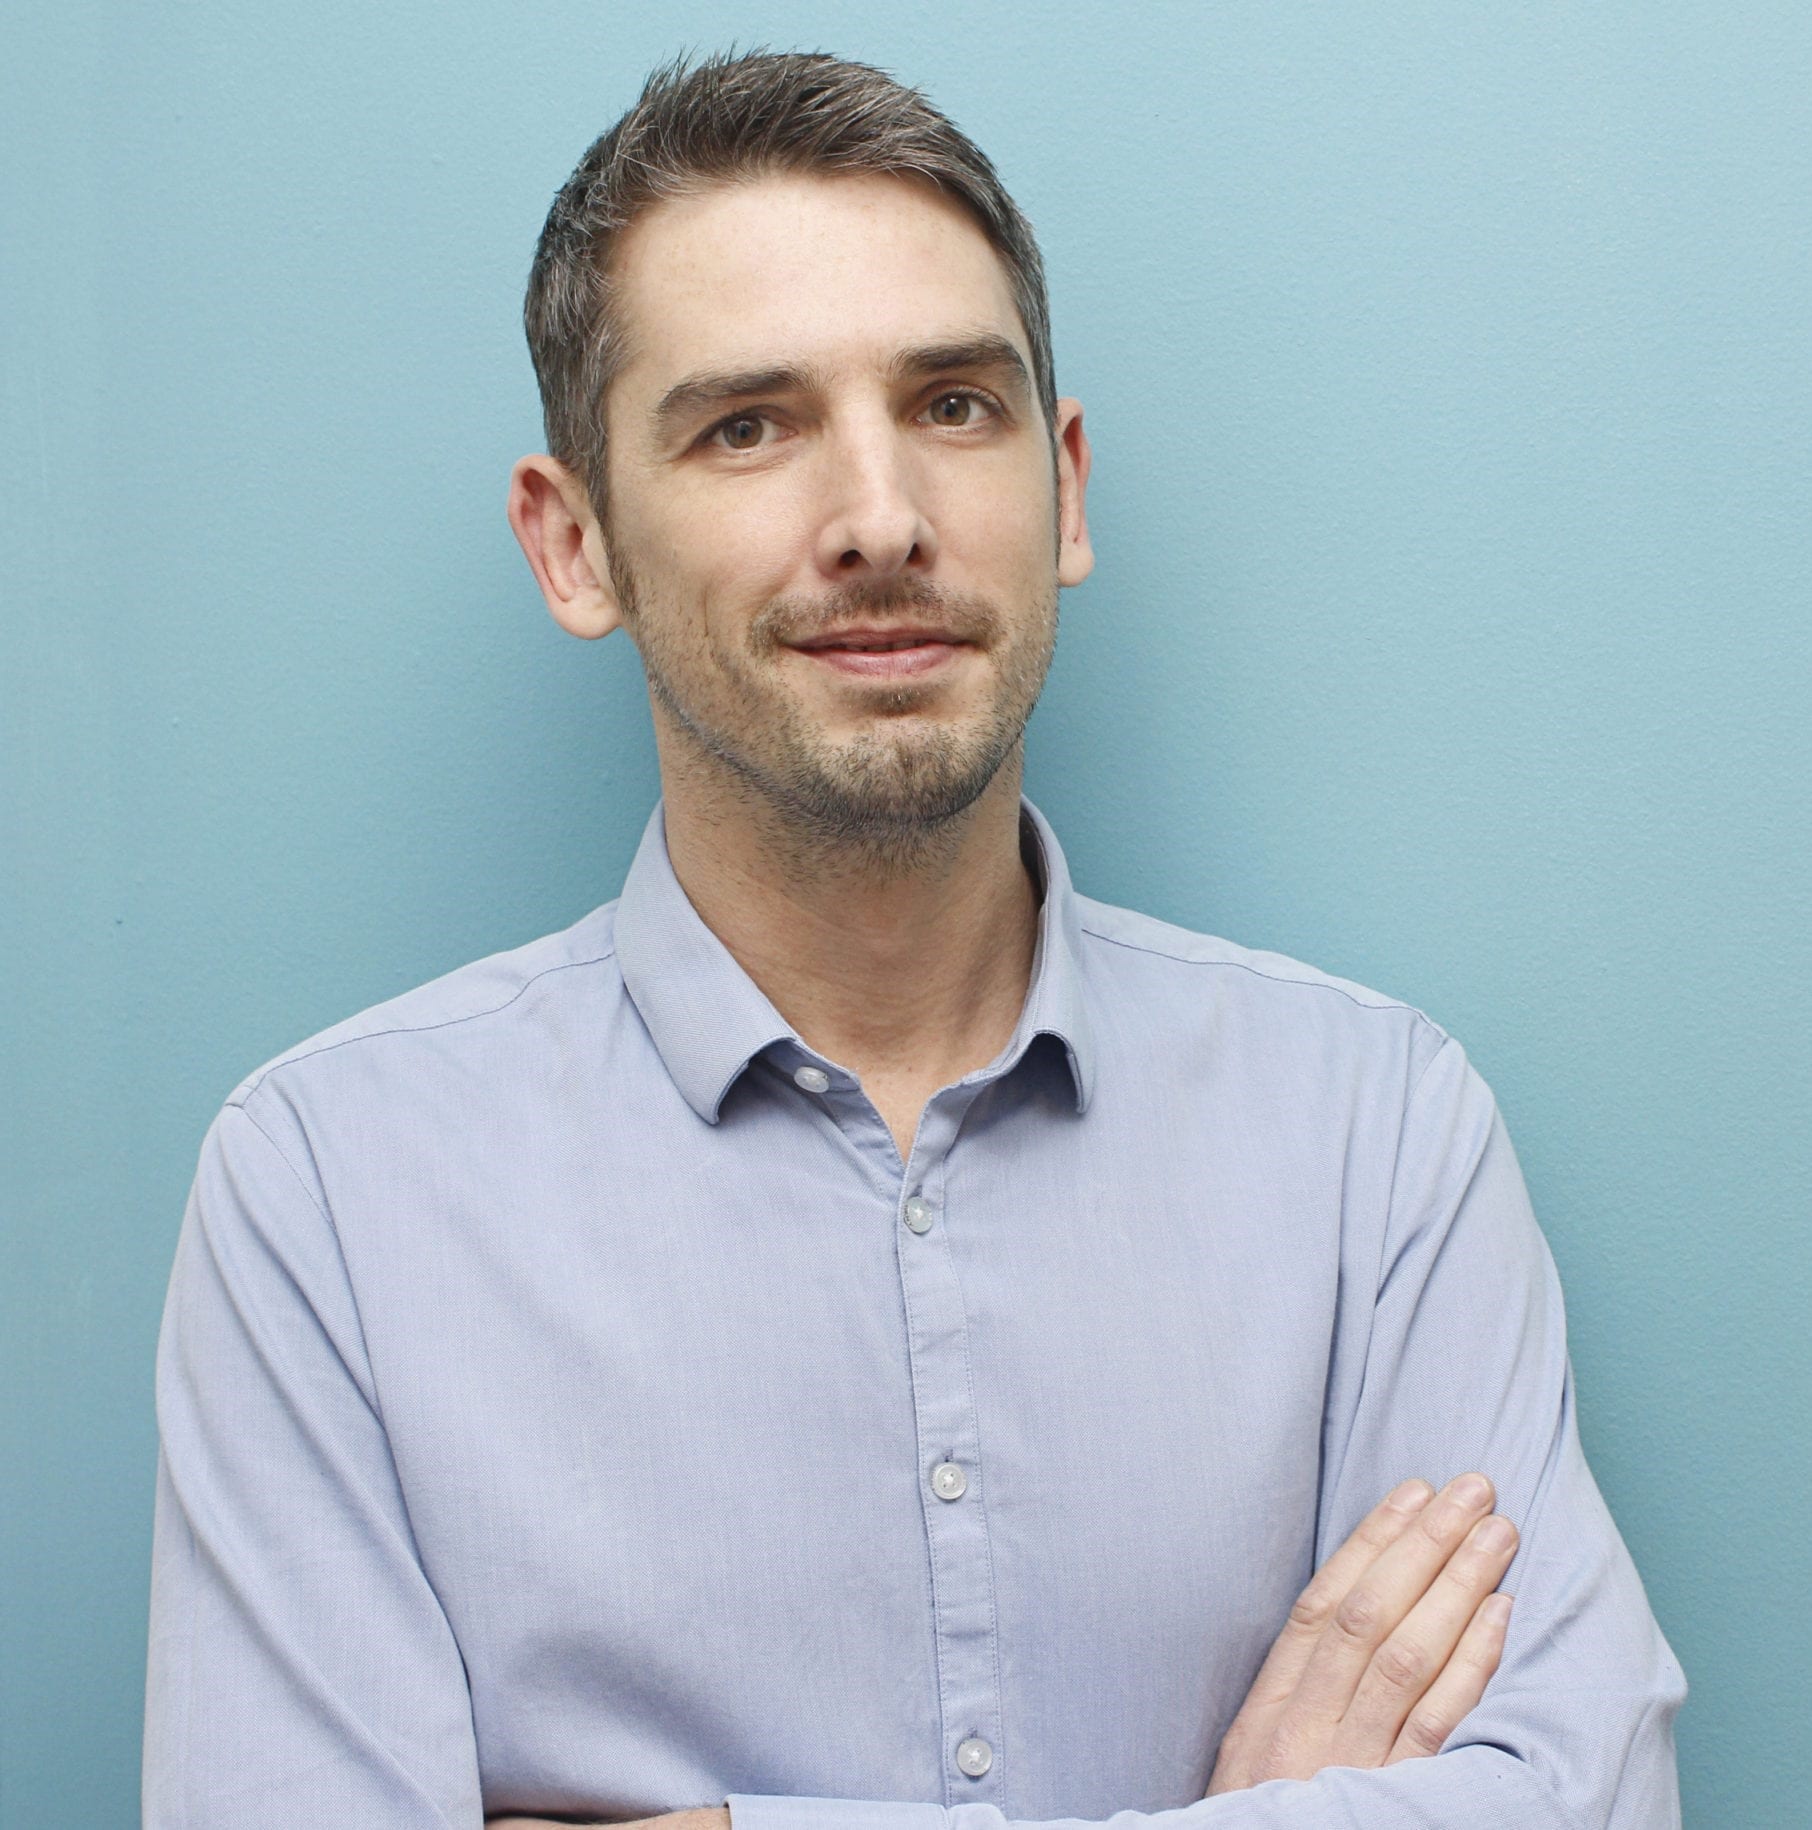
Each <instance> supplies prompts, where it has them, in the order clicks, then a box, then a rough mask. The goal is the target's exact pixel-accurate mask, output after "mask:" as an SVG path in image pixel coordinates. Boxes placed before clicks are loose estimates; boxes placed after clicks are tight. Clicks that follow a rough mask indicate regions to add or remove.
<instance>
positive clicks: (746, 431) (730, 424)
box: [717, 413, 762, 451]
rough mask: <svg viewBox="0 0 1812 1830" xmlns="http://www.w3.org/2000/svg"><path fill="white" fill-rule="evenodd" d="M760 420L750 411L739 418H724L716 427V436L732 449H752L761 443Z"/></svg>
mask: <svg viewBox="0 0 1812 1830" xmlns="http://www.w3.org/2000/svg"><path fill="white" fill-rule="evenodd" d="M761 427H762V422H761V421H760V420H759V419H757V418H756V417H755V415H754V414H752V413H745V414H743V415H742V417H741V418H740V419H726V420H725V421H724V423H723V424H722V425H721V426H719V427H718V429H717V430H718V436H719V437H720V438H722V440H723V442H724V443H725V444H726V445H727V446H729V448H730V449H731V450H732V451H753V450H754V449H755V447H756V446H757V445H759V444H760V443H761Z"/></svg>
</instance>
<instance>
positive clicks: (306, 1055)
mask: <svg viewBox="0 0 1812 1830" xmlns="http://www.w3.org/2000/svg"><path fill="white" fill-rule="evenodd" d="M616 953H617V950H616V948H615V947H610V948H608V949H607V950H606V951H605V952H603V953H600V954H597V955H595V956H594V957H593V958H591V959H569V960H562V961H561V962H560V964H559V965H557V966H544V967H542V969H541V970H540V971H539V972H537V973H533V974H532V975H531V976H530V977H528V978H526V979H524V980H523V981H522V983H521V984H520V985H518V986H517V987H516V989H515V990H514V991H513V992H511V993H510V995H509V996H508V997H507V998H505V999H504V1000H503V1002H502V1003H501V1004H493V1005H492V1006H491V1007H490V1008H489V1009H488V1010H468V1011H466V1012H464V1013H463V1014H462V1015H460V1016H457V1017H447V1018H445V1019H444V1020H443V1021H441V1022H439V1023H396V1024H392V1025H391V1026H390V1027H389V1028H387V1029H370V1030H365V1031H364V1032H363V1033H361V1034H359V1035H356V1036H342V1037H341V1038H340V1039H339V1041H337V1042H323V1043H322V1044H321V1046H320V1047H319V1048H311V1049H306V1050H304V1051H303V1052H301V1053H300V1054H292V1055H280V1056H279V1057H278V1058H277V1059H276V1060H275V1061H273V1062H272V1063H271V1064H270V1065H269V1066H268V1067H263V1068H260V1069H259V1070H258V1072H257V1074H256V1075H255V1076H254V1077H253V1078H252V1079H251V1080H249V1081H247V1082H246V1084H245V1087H244V1089H243V1090H242V1091H240V1092H238V1093H235V1094H234V1095H233V1097H232V1098H231V1099H229V1100H228V1101H227V1102H226V1103H227V1104H228V1105H229V1106H236V1107H238V1108H239V1109H240V1110H241V1111H244V1110H245V1106H246V1102H247V1101H248V1100H250V1099H251V1098H252V1096H253V1095H254V1094H255V1093H256V1092H257V1091H258V1089H259V1088H260V1087H261V1086H263V1085H264V1083H265V1081H267V1080H268V1079H270V1077H271V1076H272V1075H273V1074H277V1073H281V1072H282V1070H283V1069H284V1068H287V1067H299V1066H300V1065H301V1064H302V1063H303V1062H304V1061H313V1060H314V1059H315V1057H316V1056H317V1055H330V1054H332V1053H333V1052H334V1050H335V1049H341V1048H350V1047H352V1045H353V1044H354V1043H357V1042H381V1041H383V1040H384V1038H385V1037H387V1036H423V1035H430V1034H432V1033H433V1032H434V1031H435V1030H437V1029H457V1028H458V1027H459V1025H460V1024H461V1023H477V1022H482V1021H483V1019H484V1018H486V1017H495V1016H501V1015H502V1013H503V1012H504V1011H506V1010H508V1009H509V1008H510V1006H511V1005H512V1004H514V1003H516V1002H517V1001H518V1000H519V999H521V998H523V997H525V996H527V994H528V993H529V991H530V990H531V989H532V988H533V987H534V986H536V985H538V984H540V982H541V981H542V980H543V979H545V978H551V977H552V976H553V975H554V974H555V973H556V972H572V971H574V970H576V969H577V968H580V967H584V966H601V965H603V964H604V962H605V961H606V960H611V959H615V958H616ZM246 1116H247V1117H248V1118H250V1117H251V1114H250V1113H249V1112H247V1113H246ZM253 1123H254V1124H256V1123H257V1121H256V1120H255V1119H254V1120H253ZM258 1129H259V1130H260V1131H263V1130H264V1127H263V1126H262V1125H259V1126H258ZM265 1135H266V1137H267V1138H268V1137H269V1133H268V1132H266V1133H265ZM270 1142H271V1147H272V1149H275V1150H277V1154H278V1155H279V1156H282V1155H283V1153H282V1151H281V1150H280V1149H278V1148H277V1143H276V1140H275V1139H274V1138H271V1139H270ZM283 1160H284V1161H285V1162H286V1163H287V1162H288V1161H289V1159H288V1157H284V1159H283ZM292 1173H293V1165H292ZM297 1179H298V1180H300V1178H299V1177H298V1178H297ZM303 1186H304V1188H305V1189H306V1187H307V1184H306V1183H304V1184H303ZM311 1198H312V1197H311ZM317 1205H318V1203H317ZM336 1236H337V1235H336Z"/></svg>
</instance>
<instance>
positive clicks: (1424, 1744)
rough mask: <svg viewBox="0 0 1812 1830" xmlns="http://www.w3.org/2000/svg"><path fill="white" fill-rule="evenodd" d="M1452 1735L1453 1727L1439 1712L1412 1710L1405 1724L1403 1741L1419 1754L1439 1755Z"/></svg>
mask: <svg viewBox="0 0 1812 1830" xmlns="http://www.w3.org/2000/svg"><path fill="white" fill-rule="evenodd" d="M1452 1733H1453V1725H1452V1724H1451V1723H1450V1722H1449V1721H1448V1720H1447V1718H1446V1716H1445V1715H1443V1714H1442V1713H1441V1712H1440V1711H1439V1710H1433V1709H1416V1710H1412V1711H1411V1712H1410V1717H1409V1720H1408V1721H1407V1722H1405V1723H1404V1724H1403V1739H1404V1741H1405V1743H1407V1745H1408V1746H1410V1747H1412V1748H1413V1749H1414V1750H1415V1751H1416V1752H1417V1753H1418V1754H1438V1753H1439V1752H1440V1751H1441V1749H1442V1747H1443V1746H1444V1745H1445V1744H1446V1741H1447V1737H1448V1736H1449V1735H1450V1734H1452Z"/></svg>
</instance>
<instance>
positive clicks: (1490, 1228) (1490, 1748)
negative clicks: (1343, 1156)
mask: <svg viewBox="0 0 1812 1830" xmlns="http://www.w3.org/2000/svg"><path fill="white" fill-rule="evenodd" d="M1372 1237H1373V1239H1374V1241H1375V1240H1377V1239H1378V1237H1379V1235H1378V1233H1377V1231H1376V1229H1374V1230H1373V1234H1372ZM1355 1250H1356V1251H1358V1250H1363V1251H1365V1252H1366V1254H1367V1256H1366V1259H1365V1260H1364V1261H1363V1262H1362V1261H1359V1260H1358V1259H1355V1260H1353V1261H1350V1262H1348V1263H1346V1264H1344V1265H1343V1276H1346V1277H1350V1278H1352V1279H1353V1280H1354V1281H1355V1283H1356V1284H1357V1286H1358V1287H1359V1288H1362V1289H1367V1290H1370V1291H1372V1292H1373V1293H1374V1294H1373V1297H1372V1301H1371V1314H1370V1317H1369V1336H1368V1338H1367V1339H1366V1341H1365V1344H1364V1347H1363V1349H1362V1350H1361V1351H1360V1352H1359V1353H1358V1354H1356V1355H1355V1356H1353V1361H1352V1370H1351V1372H1350V1373H1349V1374H1348V1375H1346V1376H1337V1377H1336V1379H1335V1380H1334V1382H1333V1384H1332V1386H1331V1388H1330V1396H1329V1404H1328V1413H1327V1416H1326V1419H1325V1427H1324V1465H1325V1467H1326V1469H1327V1474H1326V1478H1325V1481H1324V1486H1323V1492H1322V1502H1321V1516H1320V1519H1319V1521H1318V1532H1317V1539H1318V1555H1319V1557H1321V1558H1324V1559H1325V1558H1326V1557H1327V1556H1328V1555H1330V1554H1331V1553H1332V1552H1333V1550H1334V1549H1335V1548H1336V1547H1337V1546H1338V1545H1339V1544H1340V1543H1341V1541H1342V1540H1343V1539H1344V1538H1345V1537H1346V1536H1347V1535H1348V1534H1349V1533H1350V1532H1351V1531H1352V1530H1353V1528H1354V1527H1355V1526H1356V1525H1357V1524H1358V1522H1359V1520H1360V1519H1361V1518H1362V1517H1364V1515H1365V1514H1366V1513H1367V1512H1368V1511H1369V1510H1370V1509H1371V1508H1372V1507H1373V1506H1375V1505H1376V1504H1377V1502H1378V1501H1379V1499H1380V1498H1381V1497H1382V1496H1383V1495H1384V1493H1385V1492H1386V1491H1387V1490H1388V1489H1389V1488H1390V1487H1391V1486H1393V1485H1394V1484H1395V1483H1396V1482H1397V1481H1398V1480H1399V1479H1401V1478H1402V1477H1403V1476H1405V1475H1408V1474H1422V1475H1425V1476H1426V1477H1427V1478H1428V1479H1430V1480H1432V1481H1435V1482H1436V1483H1437V1484H1438V1483H1440V1482H1442V1481H1444V1480H1446V1479H1449V1478H1451V1477H1452V1476H1453V1475H1456V1474H1459V1473H1462V1472H1464V1471H1465V1470H1467V1469H1469V1468H1481V1469H1483V1470H1484V1471H1485V1472H1486V1473H1488V1474H1489V1475H1490V1476H1491V1477H1492V1479H1493V1480H1494V1481H1495V1482H1496V1484H1497V1488H1498V1510H1499V1511H1500V1512H1503V1513H1504V1514H1506V1515H1507V1516H1508V1517H1510V1518H1511V1519H1513V1520H1515V1521H1516V1523H1517V1524H1518V1526H1519V1527H1520V1528H1521V1532H1522V1543H1521V1547H1520V1549H1519V1551H1518V1553H1517V1557H1516V1561H1515V1562H1514V1563H1513V1564H1512V1566H1511V1568H1510V1570H1509V1573H1508V1575H1507V1577H1506V1579H1505V1582H1504V1585H1503V1586H1504V1588H1505V1590H1506V1591H1507V1592H1508V1593H1510V1594H1513V1595H1514V1596H1515V1598H1516V1605H1515V1610H1514V1612H1513V1614H1512V1617H1511V1625H1510V1633H1509V1639H1508V1643H1507V1645H1506V1647H1505V1652H1504V1658H1503V1662H1502V1664H1501V1665H1500V1667H1499V1669H1498V1672H1497V1674H1496V1676H1495V1677H1494V1678H1493V1679H1492V1682H1491V1684H1490V1686H1489V1688H1488V1689H1487V1691H1486V1694H1485V1697H1484V1699H1483V1701H1482V1702H1481V1703H1480V1704H1479V1706H1478V1708H1477V1709H1475V1710H1474V1711H1473V1712H1472V1713H1471V1714H1470V1715H1469V1716H1468V1717H1467V1718H1466V1720H1465V1721H1464V1722H1463V1723H1462V1724H1461V1725H1460V1727H1459V1728H1458V1730H1456V1732H1455V1733H1454V1734H1453V1735H1452V1736H1451V1737H1450V1739H1449V1741H1448V1743H1447V1745H1446V1747H1444V1748H1443V1749H1442V1751H1441V1752H1440V1753H1438V1754H1435V1755H1433V1756H1430V1757H1427V1758H1424V1759H1415V1760H1408V1761H1403V1762H1400V1763H1399V1764H1397V1765H1395V1766H1391V1767H1385V1768H1380V1769H1378V1770H1376V1771H1363V1770H1360V1769H1358V1768H1353V1767H1331V1768H1328V1769H1326V1770H1325V1771H1323V1772H1321V1773H1319V1774H1318V1775H1316V1777H1315V1778H1313V1779H1310V1780H1273V1781H1271V1782H1269V1783H1267V1784H1265V1785H1261V1786H1254V1787H1252V1788H1250V1789H1249V1790H1246V1791H1243V1792H1230V1793H1225V1794H1222V1795H1221V1796H1219V1797H1216V1798H1210V1799H1202V1800H1199V1801H1197V1802H1195V1803H1193V1804H1189V1805H1185V1806H1181V1807H1178V1808H1177V1809H1174V1810H1168V1811H1159V1812H1154V1813H1141V1812H1135V1811H1125V1812H1119V1813H1116V1814H1115V1815H1114V1816H1113V1817H1112V1818H1110V1819H1108V1820H1106V1821H1107V1822H1108V1823H1111V1824H1112V1825H1114V1826H1117V1830H1476V1826H1478V1825H1481V1824H1489V1825H1491V1826H1493V1830H1667V1827H1668V1826H1677V1825H1678V1824H1679V1822H1680V1805H1679V1794H1678V1784H1677V1778H1676V1772H1675V1763H1674V1750H1673V1718H1674V1715H1675V1713H1676V1711H1677V1710H1678V1708H1679V1705H1680V1703H1681V1700H1682V1699H1683V1697H1684V1695H1685V1682H1684V1678H1683V1677H1682V1674H1681V1671H1680V1668H1679V1666H1678V1664H1677V1663H1676V1662H1675V1661H1674V1658H1673V1655H1672V1654H1671V1652H1670V1651H1669V1650H1668V1647H1667V1644H1666V1642H1665V1641H1664V1640H1663V1639H1662V1637H1661V1633H1660V1630H1659V1629H1658V1627H1657V1626H1656V1624H1655V1621H1654V1618H1653V1616H1652V1614H1651V1613H1650V1611H1649V1607H1648V1602H1647V1599H1646V1597H1645V1596H1644V1594H1643V1591H1642V1584H1641V1582H1640V1580H1639V1578H1638V1577H1637V1574H1636V1571H1635V1568H1634V1566H1633V1565H1632V1563H1631V1562H1630V1558H1629V1554H1628V1552H1627V1551H1626V1550H1625V1548H1624V1546H1623V1542H1622V1540H1621V1538H1620V1537H1619V1536H1618V1534H1617V1529H1616V1527H1615V1525H1613V1524H1612V1522H1611V1518H1610V1514H1609V1513H1608V1511H1607V1510H1606V1508H1605V1505H1604V1501H1603V1499H1602V1498H1601V1497H1600V1495H1599V1492H1598V1488H1597V1486H1596V1484H1595V1483H1594V1481H1593V1479H1592V1476H1591V1473H1590V1471H1589V1469H1588V1468H1587V1467H1586V1463H1585V1459H1584V1457H1583V1455H1582V1454H1581V1452H1580V1447H1579V1437H1578V1432H1577V1429H1576V1427H1575V1422H1574V1414H1573V1389H1572V1376H1571V1372H1570V1369H1569V1367H1568V1363H1567V1351H1566V1330H1565V1322H1564V1319H1563V1315H1562V1309H1561V1297H1560V1285H1559V1282H1558V1279H1557V1278H1556V1276H1555V1272H1554V1264H1553V1260H1552V1258H1551V1257H1550V1256H1549V1253H1548V1249H1547V1246H1546V1244H1545V1242H1544V1241H1543V1239H1542V1237H1541V1233H1540V1231H1539V1229H1538V1228H1537V1226H1536V1223H1535V1218H1534V1215H1533V1214H1532V1213H1531V1211H1530V1207H1529V1200H1528V1196H1527V1194H1526V1192H1525V1190H1524V1187H1523V1180H1522V1175H1521V1172H1520V1171H1519V1169H1518V1168H1517V1164H1516V1158H1515V1155H1514V1153H1513V1152H1512V1150H1511V1147H1510V1140H1509V1138H1508V1136H1507V1134H1506V1133H1505V1130H1504V1126H1503V1121H1502V1119H1501V1118H1500V1117H1499V1115H1498V1112H1497V1108H1496V1104H1495V1102H1494V1101H1493V1099H1492V1097H1491V1094H1490V1092H1489V1090H1488V1089H1487V1088H1486V1086H1485V1084H1484V1082H1483V1081H1482V1080H1481V1079H1480V1078H1479V1076H1478V1075H1477V1073H1476V1072H1475V1071H1474V1070H1473V1069H1472V1067H1471V1066H1470V1064H1469V1063H1468V1062H1467V1060H1466V1058H1465V1055H1464V1053H1463V1052H1462V1051H1461V1049H1460V1047H1459V1045H1458V1044H1457V1043H1455V1042H1453V1041H1451V1040H1447V1041H1444V1042H1443V1043H1442V1044H1441V1045H1440V1047H1439V1048H1438V1049H1437V1051H1436V1052H1435V1053H1434V1055H1433V1056H1432V1058H1431V1059H1430V1060H1429V1062H1428V1065H1427V1067H1426V1069H1425V1070H1424V1072H1423V1073H1422V1075H1421V1078H1420V1080H1419V1081H1418V1082H1417V1084H1416V1086H1415V1089H1414V1091H1413V1092H1412V1094H1411V1095H1410V1097H1409V1100H1408V1102H1407V1106H1406V1109H1405V1112H1404V1119H1403V1128H1402V1134H1401V1138H1400V1142H1399V1147H1398V1151H1397V1164H1396V1172H1395V1177H1394V1181H1393V1186H1392V1192H1391V1197H1390V1211H1389V1215H1388V1220H1387V1224H1386V1226H1385V1228H1384V1230H1383V1233H1382V1246H1381V1248H1380V1247H1379V1246H1378V1245H1377V1244H1374V1245H1372V1246H1371V1247H1369V1248H1361V1247H1358V1246H1355ZM1282 1624H1283V1623H1282V1622H1281V1621H1279V1622H1278V1623H1277V1625H1278V1626H1279V1627H1280V1628H1281V1626H1282ZM730 1808H731V1815H732V1819H733V1823H734V1830H831V1825H832V1824H833V1823H834V1824H835V1825H836V1826H838V1830H1008V1826H1009V1825H1019V1826H1021V1830H1033V1826H1031V1825H1029V1824H1025V1823H1024V1820H1017V1819H1009V1818H1008V1817H1007V1816H1006V1815H1005V1814H1004V1813H1003V1812H1002V1811H1000V1810H999V1809H998V1808H996V1807H995V1806H993V1805H982V1804H962V1803H958V1804H955V1805H952V1806H948V1807H945V1806H941V1805H935V1804H922V1803H921V1804H910V1803H884V1802H875V1801H866V1802H863V1801H850V1800H825V1799H798V1798H774V1797H741V1796H738V1797H733V1798H732V1799H731V1800H730ZM1042 1830H1081V1824H1080V1820H1075V1819H1067V1818H1066V1819H1056V1820H1044V1823H1043V1826H1042Z"/></svg>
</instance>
